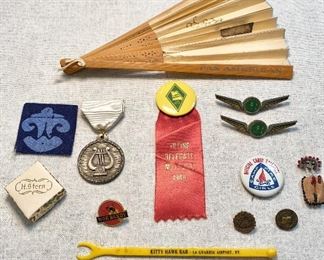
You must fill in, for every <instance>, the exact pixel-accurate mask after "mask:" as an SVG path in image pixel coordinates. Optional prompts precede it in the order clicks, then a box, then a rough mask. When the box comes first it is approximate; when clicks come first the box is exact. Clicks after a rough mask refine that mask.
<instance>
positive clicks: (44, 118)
mask: <svg viewBox="0 0 324 260" xmlns="http://www.w3.org/2000/svg"><path fill="white" fill-rule="evenodd" d="M77 113H78V107H77V106H74V105H56V104H36V103H26V104H25V105H24V108H23V111H22V115H21V120H20V124H19V129H18V136H17V141H16V147H15V148H16V152H17V153H25V154H57V155H71V153H72V148H73V143H74V135H75V128H76V120H77Z"/></svg>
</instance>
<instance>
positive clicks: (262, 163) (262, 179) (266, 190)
mask: <svg viewBox="0 0 324 260" xmlns="http://www.w3.org/2000/svg"><path fill="white" fill-rule="evenodd" d="M241 180H242V184H243V186H244V187H245V188H246V190H247V191H249V192H250V193H251V194H253V195H255V196H258V197H263V198H266V197H271V196H274V195H275V194H277V193H279V192H280V191H281V189H282V187H283V185H284V176H283V174H282V172H281V171H280V169H279V167H278V165H277V164H276V163H275V162H274V161H273V160H271V159H269V158H267V157H264V156H255V157H253V158H251V159H250V160H248V161H247V162H246V163H245V164H244V166H243V169H242V172H241Z"/></svg>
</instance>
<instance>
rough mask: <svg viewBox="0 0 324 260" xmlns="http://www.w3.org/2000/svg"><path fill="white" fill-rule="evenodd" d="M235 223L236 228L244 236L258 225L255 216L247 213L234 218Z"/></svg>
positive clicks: (243, 212) (241, 213) (244, 212)
mask: <svg viewBox="0 0 324 260" xmlns="http://www.w3.org/2000/svg"><path fill="white" fill-rule="evenodd" d="M233 223H234V228H235V229H236V230H237V231H238V232H241V233H243V234H248V233H251V232H252V230H253V229H254V228H255V225H256V223H255V218H254V216H253V215H252V214H251V213H249V212H246V211H242V212H240V213H238V214H237V215H236V216H235V217H234V219H233Z"/></svg>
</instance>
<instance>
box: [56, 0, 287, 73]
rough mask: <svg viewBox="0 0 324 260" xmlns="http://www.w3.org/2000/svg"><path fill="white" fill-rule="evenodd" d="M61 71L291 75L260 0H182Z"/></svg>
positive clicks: (279, 35) (281, 41)
mask: <svg viewBox="0 0 324 260" xmlns="http://www.w3.org/2000/svg"><path fill="white" fill-rule="evenodd" d="M60 63H61V67H62V69H63V71H64V72H65V73H67V74H73V73H75V72H77V71H79V70H81V69H84V68H88V69H128V70H153V71H170V72H183V73H196V74H208V75H215V76H239V77H258V78H277V79H291V78H292V75H293V67H292V66H291V65H290V64H289V61H288V47H287V45H286V41H285V30H284V29H281V28H278V27H277V19H276V18H274V17H273V13H272V8H271V6H270V5H269V4H268V3H267V2H266V1H264V0H184V1H182V2H180V3H179V4H177V5H175V6H173V7H172V8H170V9H168V10H166V11H164V12H163V13H161V14H160V15H158V16H156V17H154V18H153V19H151V20H149V21H148V22H146V23H144V24H142V25H140V26H138V27H137V28H135V29H133V30H131V31H130V32H128V33H126V34H124V35H122V36H120V37H119V38H117V39H116V40H114V41H112V42H109V43H107V44H105V45H103V46H101V47H99V48H97V49H95V50H93V51H91V52H89V53H88V54H85V55H83V56H81V57H80V58H78V59H62V60H61V61H60Z"/></svg>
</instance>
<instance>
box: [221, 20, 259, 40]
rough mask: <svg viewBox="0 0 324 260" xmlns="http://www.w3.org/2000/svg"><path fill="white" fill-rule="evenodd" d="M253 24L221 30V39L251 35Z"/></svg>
mask: <svg viewBox="0 0 324 260" xmlns="http://www.w3.org/2000/svg"><path fill="white" fill-rule="evenodd" d="M253 25H254V23H247V24H243V25H239V26H234V27H230V28H226V29H222V30H221V35H222V37H230V36H234V35H240V34H246V33H251V32H252V30H253Z"/></svg>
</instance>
